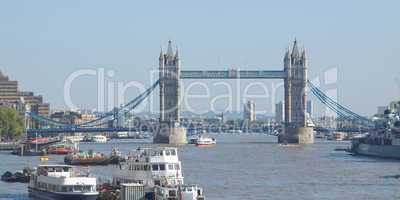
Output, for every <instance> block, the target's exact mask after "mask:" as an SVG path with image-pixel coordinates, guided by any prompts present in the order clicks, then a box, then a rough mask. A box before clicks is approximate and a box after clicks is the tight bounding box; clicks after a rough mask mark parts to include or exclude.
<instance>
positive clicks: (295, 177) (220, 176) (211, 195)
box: [0, 135, 400, 200]
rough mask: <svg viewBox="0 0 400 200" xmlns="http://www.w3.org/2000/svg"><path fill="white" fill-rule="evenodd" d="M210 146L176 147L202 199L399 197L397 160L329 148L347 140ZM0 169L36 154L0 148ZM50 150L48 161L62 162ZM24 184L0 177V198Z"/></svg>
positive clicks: (253, 140) (20, 194) (106, 173)
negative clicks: (299, 144) (298, 144)
mask: <svg viewBox="0 0 400 200" xmlns="http://www.w3.org/2000/svg"><path fill="white" fill-rule="evenodd" d="M215 137H216V138H217V141H218V144H217V146H215V147H210V148H196V147H194V146H190V145H188V146H185V147H182V148H180V149H179V156H180V159H181V161H182V167H183V174H184V176H185V183H196V184H199V185H201V186H202V187H203V188H204V189H205V194H206V197H207V199H211V200H213V199H216V200H223V199H238V200H239V199H259V200H265V199H274V200H275V199H296V200H310V199H318V200H320V199H332V200H336V199H357V200H358V199H374V200H375V199H382V200H383V199H384V200H389V199H400V179H396V178H395V177H394V176H395V175H399V174H400V162H399V161H397V160H384V159H377V158H369V157H355V156H351V155H348V154H347V153H345V152H338V151H334V149H335V148H336V147H338V146H340V147H344V146H347V145H349V143H348V142H334V141H318V140H317V141H316V144H313V145H307V146H304V147H293V146H291V147H289V146H280V145H278V144H276V137H272V136H266V135H217V136H215ZM138 146H151V144H149V141H137V140H136V141H135V140H116V141H111V142H109V143H106V144H81V145H80V148H81V149H82V150H88V149H94V150H95V151H101V152H104V153H107V154H109V152H110V151H111V148H112V147H119V149H120V150H121V151H123V152H127V151H129V150H131V149H134V148H137V147H138ZM0 156H1V157H0V158H1V160H0V173H1V174H2V173H4V172H5V171H7V170H11V171H15V170H17V169H22V168H23V167H25V166H31V167H33V166H35V165H37V164H39V163H40V161H39V160H38V157H18V156H14V155H11V154H10V153H9V152H0ZM62 161H63V156H51V160H50V161H49V163H62ZM114 169H115V166H95V167H91V168H90V170H91V172H92V173H94V174H95V175H96V176H98V177H99V178H101V179H102V180H106V179H109V178H110V174H111V173H112V171H113V170H114ZM26 187H27V185H26V184H20V183H4V182H0V200H5V199H28V198H27V189H26Z"/></svg>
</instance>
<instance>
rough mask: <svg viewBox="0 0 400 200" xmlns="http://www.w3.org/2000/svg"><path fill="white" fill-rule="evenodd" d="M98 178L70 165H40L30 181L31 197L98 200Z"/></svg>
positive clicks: (58, 199) (51, 199)
mask: <svg viewBox="0 0 400 200" xmlns="http://www.w3.org/2000/svg"><path fill="white" fill-rule="evenodd" d="M96 184H97V182H96V178H95V177H90V176H89V173H81V172H78V171H76V170H75V169H74V168H73V167H72V166H70V165H39V166H38V167H37V169H36V171H35V172H33V173H32V175H31V177H30V181H29V186H28V192H29V197H31V198H33V199H46V200H96V199H97V197H98V195H99V192H98V191H97V189H96Z"/></svg>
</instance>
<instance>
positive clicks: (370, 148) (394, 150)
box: [352, 143, 400, 159]
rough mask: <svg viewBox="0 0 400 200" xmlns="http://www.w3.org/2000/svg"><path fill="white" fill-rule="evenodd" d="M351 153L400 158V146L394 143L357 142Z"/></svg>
mask: <svg viewBox="0 0 400 200" xmlns="http://www.w3.org/2000/svg"><path fill="white" fill-rule="evenodd" d="M352 150H353V153H355V154H359V155H365V156H374V157H381V158H391V159H400V146H395V145H374V144H365V143H359V144H357V145H354V146H353V148H352Z"/></svg>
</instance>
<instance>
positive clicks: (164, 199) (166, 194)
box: [154, 185, 205, 200]
mask: <svg viewBox="0 0 400 200" xmlns="http://www.w3.org/2000/svg"><path fill="white" fill-rule="evenodd" d="M154 196H155V197H156V198H155V199H159V200H170V199H179V200H204V199H205V197H204V194H203V188H201V187H199V186H198V185H178V186H175V187H161V186H156V187H155V188H154Z"/></svg>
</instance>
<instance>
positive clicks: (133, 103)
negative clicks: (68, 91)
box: [27, 80, 160, 127]
mask: <svg viewBox="0 0 400 200" xmlns="http://www.w3.org/2000/svg"><path fill="white" fill-rule="evenodd" d="M159 83H160V80H157V81H156V82H155V83H154V84H153V85H152V86H151V87H150V88H148V89H146V90H145V91H144V92H143V93H141V94H140V95H139V96H137V97H136V98H134V99H133V100H131V101H129V102H128V103H126V104H125V105H123V106H122V107H121V108H119V109H117V111H114V110H112V111H109V112H107V113H105V115H104V116H102V117H100V118H98V119H95V120H91V121H87V122H83V123H80V124H76V125H71V124H68V123H65V122H59V121H56V120H53V119H50V118H47V117H43V116H40V115H37V114H35V113H33V112H27V115H28V116H30V117H32V118H33V119H35V120H38V121H39V122H45V123H48V124H52V125H56V126H58V127H80V126H85V127H92V126H96V125H98V123H97V122H101V121H102V120H104V119H107V118H110V117H113V116H114V115H115V114H120V113H121V112H122V113H123V114H125V113H127V112H129V111H131V110H133V109H135V108H136V107H137V106H138V105H139V104H140V103H141V102H143V101H144V100H145V99H146V98H147V97H148V96H149V95H150V94H151V93H152V92H153V91H154V89H155V88H156V87H157V86H158V85H159ZM108 120H113V119H108ZM102 124H104V122H102Z"/></svg>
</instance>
